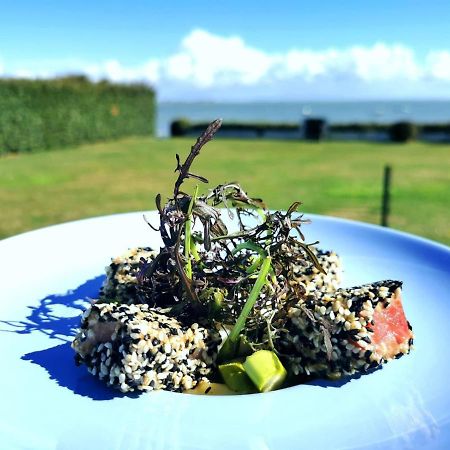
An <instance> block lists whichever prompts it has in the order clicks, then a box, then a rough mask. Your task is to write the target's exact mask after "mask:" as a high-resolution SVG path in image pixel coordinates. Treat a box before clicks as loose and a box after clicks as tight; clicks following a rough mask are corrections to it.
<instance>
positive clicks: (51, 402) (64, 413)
mask: <svg viewBox="0 0 450 450" xmlns="http://www.w3.org/2000/svg"><path fill="white" fill-rule="evenodd" d="M148 215H149V217H150V219H151V220H153V221H155V222H156V216H155V215H154V213H149V214H148ZM311 218H312V219H313V224H312V225H308V226H305V228H304V231H305V233H306V235H307V238H308V240H311V241H313V240H315V239H319V240H320V241H321V247H322V248H327V249H335V250H336V251H337V252H338V253H339V254H340V255H341V256H342V258H343V263H344V268H345V278H344V285H346V286H349V285H355V284H360V283H365V282H370V281H375V280H382V279H386V278H392V279H401V280H403V281H404V291H403V298H404V308H405V311H406V314H407V316H408V319H409V320H410V322H411V324H412V325H413V328H414V332H415V336H416V340H415V342H416V344H415V349H414V351H413V352H412V353H411V354H410V355H408V356H405V357H403V358H401V359H400V360H397V361H393V362H390V363H389V364H387V365H386V366H384V367H383V369H381V370H378V371H376V372H374V373H372V374H370V375H365V376H362V377H360V378H359V379H352V380H349V381H348V382H346V383H342V382H336V383H332V382H315V383H311V384H309V385H301V386H296V387H293V388H290V389H284V390H280V391H276V392H271V393H267V394H257V395H248V396H232V397H208V396H189V395H183V394H176V393H171V392H157V393H152V394H145V395H140V396H137V395H135V396H124V395H121V394H119V393H117V392H115V391H112V390H109V389H108V388H106V387H104V386H103V385H102V384H101V383H100V382H99V381H97V380H95V379H94V378H93V377H92V376H91V375H89V374H88V373H87V372H86V369H85V368H84V367H75V365H74V363H73V352H72V350H71V349H70V344H69V342H70V341H71V337H72V336H73V332H74V329H75V328H76V327H77V325H78V321H79V315H80V313H81V311H82V309H83V305H84V304H85V302H86V299H87V298H89V297H95V295H96V293H97V291H98V288H99V286H100V284H101V281H102V274H103V269H104V266H105V265H107V264H108V263H109V260H110V258H111V257H112V256H116V255H118V254H121V253H122V252H123V251H124V250H126V249H127V248H129V247H132V246H137V245H150V246H154V247H157V246H158V245H159V242H158V241H157V239H156V238H157V236H156V233H154V232H153V231H152V230H151V229H150V228H149V227H148V226H147V225H146V224H145V223H144V221H143V220H142V214H140V213H130V214H121V215H115V216H108V217H100V218H96V219H89V220H83V221H79V222H72V223H68V224H64V225H58V226H53V227H49V228H45V229H42V230H38V231H34V232H31V233H26V234H22V235H19V236H16V237H13V238H10V239H6V240H4V241H1V242H0V257H1V260H0V261H1V262H0V264H1V271H0V273H1V283H0V320H1V322H0V330H1V331H0V351H1V358H0V373H1V380H2V381H1V383H0V399H1V409H0V411H1V413H0V447H1V448H5V449H18V448H20V449H55V448H57V449H129V450H133V449H165V448H168V449H176V448H187V449H211V448H214V449H215V450H218V449H222V448H223V449H229V448H233V449H234V448H249V449H268V448H270V449H272V448H274V449H275V448H276V449H291V448H308V449H310V448H311V449H312V448H320V449H328V448H329V449H339V448H370V449H386V448H395V449H399V448H450V409H449V406H450V387H449V386H450V384H449V382H448V379H449V373H450V358H449V356H450V352H449V347H448V345H449V342H450V327H449V326H448V322H449V318H450V302H449V299H448V295H449V292H450V284H449V268H450V250H449V249H448V248H447V247H444V246H441V245H439V244H435V243H433V242H431V241H427V240H424V239H420V238H416V237H414V236H411V235H406V234H403V233H398V232H395V231H391V230H388V229H383V228H380V227H376V226H371V225H365V224H361V223H357V222H351V221H345V220H339V219H332V218H327V217H320V216H311Z"/></svg>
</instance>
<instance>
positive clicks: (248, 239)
mask: <svg viewBox="0 0 450 450" xmlns="http://www.w3.org/2000/svg"><path fill="white" fill-rule="evenodd" d="M221 123H222V121H221V120H220V119H217V120H215V121H213V122H212V123H211V124H210V125H209V126H208V128H207V129H206V131H205V132H204V133H203V134H202V135H201V136H200V137H199V138H198V139H197V141H196V142H195V144H194V145H193V146H192V147H191V151H190V153H189V155H188V156H187V158H186V160H185V161H184V162H183V163H181V160H180V156H179V155H178V154H177V155H176V161H177V166H176V168H175V172H177V173H178V177H177V179H176V181H175V184H174V190H173V197H172V198H169V199H168V201H167V202H166V203H165V204H164V205H163V204H162V200H161V195H160V194H158V195H157V196H156V199H155V203H156V207H157V210H158V212H159V227H158V228H157V229H158V230H159V233H160V235H161V238H162V241H163V247H162V248H161V250H160V253H159V254H158V256H157V257H156V258H154V259H153V260H152V261H150V262H146V261H142V264H141V270H140V274H139V276H138V282H139V285H138V286H139V287H138V290H139V295H140V298H141V299H142V300H143V301H145V302H146V303H149V304H150V305H151V306H154V307H159V308H164V309H165V310H167V311H168V313H169V314H173V315H177V317H179V318H180V319H181V320H185V321H187V322H191V323H193V322H203V323H204V322H209V323H216V324H217V323H220V325H221V326H225V327H233V326H234V327H236V324H237V322H239V321H241V322H242V323H241V325H245V326H241V327H240V330H239V332H238V333H237V334H238V335H239V337H240V338H243V339H244V340H245V341H246V342H247V343H248V345H250V346H251V347H252V348H260V347H267V348H271V349H273V348H274V344H273V341H274V340H275V339H277V337H278V335H279V332H278V329H279V328H281V327H282V325H283V320H282V318H283V315H285V313H286V311H287V310H288V308H289V307H290V306H293V305H294V304H296V303H298V301H299V299H301V298H302V296H304V295H305V291H304V287H303V285H302V284H301V283H300V282H297V281H296V275H295V274H296V273H297V272H298V270H299V267H300V268H305V267H310V266H314V267H316V268H317V270H319V271H321V272H324V270H323V268H322V267H321V265H320V263H319V261H318V260H317V257H316V255H315V253H314V251H313V249H312V246H313V245H315V244H317V242H313V243H306V241H305V237H304V235H303V232H302V230H301V227H302V226H303V224H305V223H307V222H308V221H307V220H306V219H304V217H303V215H302V214H299V213H298V212H297V210H298V208H299V206H300V205H301V203H300V202H294V203H293V204H292V205H291V206H290V207H289V208H288V209H287V211H286V212H281V211H269V210H268V209H267V207H266V205H265V204H264V202H263V201H262V200H261V199H259V198H252V197H250V196H249V195H248V194H247V193H246V192H245V190H244V189H243V188H242V187H241V185H240V184H239V183H237V182H231V183H226V184H221V185H218V186H216V187H214V188H213V189H210V190H209V191H208V192H207V193H205V194H202V195H199V194H198V186H197V188H196V189H195V192H193V193H191V194H188V193H185V192H183V191H182V190H181V188H182V186H183V183H184V181H186V180H187V179H195V180H197V181H199V182H201V183H208V180H207V179H206V178H205V177H203V176H201V175H197V174H194V173H193V172H192V171H191V167H192V163H193V162H194V160H195V158H196V157H197V156H198V155H199V154H200V151H201V149H202V148H203V146H204V145H205V144H206V143H208V142H209V141H211V140H212V139H213V137H214V135H215V134H216V133H217V131H218V130H219V128H220V125H221ZM219 208H224V209H225V210H226V211H227V213H228V216H229V218H230V220H234V221H235V226H234V228H235V229H236V231H233V232H229V231H228V228H227V226H226V225H225V223H224V221H223V220H222V213H221V210H220V209H219ZM248 216H251V217H252V221H248ZM255 221H256V225H254V223H255ZM249 222H250V225H249ZM149 225H150V226H151V227H152V228H153V229H155V228H156V227H154V226H153V225H151V224H150V223H149ZM255 285H257V288H258V289H257V290H256V291H255ZM249 297H252V300H253V303H254V304H253V305H252V306H251V308H250V307H249V306H248V305H247V306H246V302H247V301H248V299H249ZM243 311H246V316H245V317H242V312H243ZM325 340H326V338H325Z"/></svg>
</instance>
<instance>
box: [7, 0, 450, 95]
mask: <svg viewBox="0 0 450 450" xmlns="http://www.w3.org/2000/svg"><path fill="white" fill-rule="evenodd" d="M0 6H1V8H0V10H1V13H0V76H21V77H47V76H54V75H61V74H64V73H81V72H84V73H87V74H88V75H89V76H90V77H91V78H93V79H99V78H110V79H112V80H114V81H125V82H130V81H144V82H147V83H150V84H152V85H154V86H155V87H156V88H157V90H158V93H159V96H160V98H161V99H166V100H197V99H200V100H226V99H230V100H239V99H242V100H253V99H273V100H275V99H276V100H283V99H295V98H299V99H305V98H308V99H345V98H348V99H355V98H361V99H365V98H450V33H449V31H448V26H449V25H448V24H449V23H450V2H449V1H428V2H426V3H425V2H422V1H420V2H419V1H414V0H410V1H404V0H391V1H384V0H379V1H377V2H364V1H358V2H356V1H347V2H336V1H328V0H327V1H321V2H311V1H308V2H303V1H277V2H270V3H269V4H266V2H261V1H254V0H251V1H246V2H242V1H240V2H239V1H234V0H229V1H227V2H211V1H209V2H206V1H192V2H186V1H184V2H181V1H179V0H172V1H164V2H163V1H127V2H125V1H122V2H119V1H103V0H97V1H89V2H88V1H83V0H80V1H78V2H69V1H45V0H41V1H20V0H18V1H15V2H13V1H9V2H6V1H4V0H1V3H0Z"/></svg>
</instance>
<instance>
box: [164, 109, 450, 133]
mask: <svg viewBox="0 0 450 450" xmlns="http://www.w3.org/2000/svg"><path fill="white" fill-rule="evenodd" d="M218 117H221V118H222V119H224V121H225V122H230V123H231V122H270V123H300V122H302V121H303V120H304V119H305V118H307V117H320V118H324V119H326V120H327V121H328V122H329V123H332V124H337V123H367V122H371V123H392V122H396V121H399V120H408V121H411V122H415V123H449V122H450V101H366V102H363V101H361V102H295V103H294V102H291V103H275V102H273V103H269V102H255V103H181V102H180V103H178V102H160V103H158V106H157V136H159V137H167V136H169V134H170V123H171V122H172V121H173V120H175V119H180V118H186V119H188V120H191V121H201V122H208V121H212V120H214V119H216V118H218Z"/></svg>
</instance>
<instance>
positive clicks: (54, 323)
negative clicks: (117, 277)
mask: <svg viewBox="0 0 450 450" xmlns="http://www.w3.org/2000/svg"><path fill="white" fill-rule="evenodd" d="M104 279H105V275H100V276H97V277H95V278H92V279H90V280H87V281H85V282H84V283H83V284H81V285H80V286H78V287H77V288H75V289H73V290H69V291H67V292H66V293H65V294H51V295H48V296H46V297H44V298H43V299H41V300H40V301H39V305H38V306H28V308H29V309H30V310H31V312H30V314H29V315H28V316H27V317H26V320H23V321H11V320H0V323H1V324H5V325H7V326H9V327H10V328H11V329H9V330H5V329H2V330H0V331H4V332H13V333H18V334H30V333H32V332H34V331H39V332H41V333H44V334H46V335H47V336H48V337H49V338H50V339H57V340H60V341H64V342H69V341H71V340H72V337H73V336H75V334H76V330H77V329H78V327H79V325H80V316H81V314H82V313H83V311H84V310H85V309H86V307H87V306H88V305H89V303H90V301H91V299H93V298H96V297H97V296H98V292H99V290H100V287H101V286H102V284H103V281H104ZM61 309H63V310H64V311H61ZM58 310H59V311H58ZM63 312H64V313H63Z"/></svg>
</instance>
